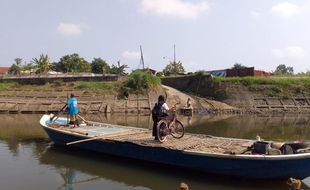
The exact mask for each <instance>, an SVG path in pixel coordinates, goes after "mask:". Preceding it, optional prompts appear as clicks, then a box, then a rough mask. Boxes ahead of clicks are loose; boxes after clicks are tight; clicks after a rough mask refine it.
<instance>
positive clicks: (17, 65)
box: [9, 58, 23, 75]
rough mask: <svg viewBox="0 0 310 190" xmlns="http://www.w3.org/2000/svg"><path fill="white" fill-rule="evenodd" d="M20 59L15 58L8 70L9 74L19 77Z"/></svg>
mask: <svg viewBox="0 0 310 190" xmlns="http://www.w3.org/2000/svg"><path fill="white" fill-rule="evenodd" d="M22 61H23V59H22V58H15V59H14V62H15V63H13V64H12V66H11V67H10V68H9V73H10V74H13V75H17V74H18V75H19V74H20V71H21V64H22Z"/></svg>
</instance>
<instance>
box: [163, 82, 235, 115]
mask: <svg viewBox="0 0 310 190" xmlns="http://www.w3.org/2000/svg"><path fill="white" fill-rule="evenodd" d="M163 88H164V89H165V92H166V93H167V103H168V105H171V106H173V105H174V104H176V103H177V102H180V105H178V107H179V108H180V107H181V108H182V107H184V106H185V105H186V102H187V100H188V98H190V99H191V101H192V106H193V108H194V109H201V108H203V109H212V110H233V109H236V108H234V107H232V106H229V105H228V104H225V103H223V102H219V101H215V100H209V99H206V98H200V97H196V96H192V95H189V94H186V93H184V92H181V91H179V90H177V89H175V88H172V87H169V86H165V85H163Z"/></svg>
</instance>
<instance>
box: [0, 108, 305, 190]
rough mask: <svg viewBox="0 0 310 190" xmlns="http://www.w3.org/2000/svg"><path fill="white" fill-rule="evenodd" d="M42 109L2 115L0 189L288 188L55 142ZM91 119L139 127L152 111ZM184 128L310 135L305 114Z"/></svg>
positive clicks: (206, 119)
mask: <svg viewBox="0 0 310 190" xmlns="http://www.w3.org/2000/svg"><path fill="white" fill-rule="evenodd" d="M40 117H41V115H0V121H1V123H0V189H1V190H20V189H29V190H36V189H44V190H82V189H92V190H99V189H100V190H102V189H109V190H113V189H115V190H123V189H124V190H125V189H137V190H148V189H154V190H157V189H158V190H165V189H167V190H173V189H175V190H177V189H178V186H179V184H180V183H181V182H186V183H187V184H189V186H190V189H191V190H193V189H195V190H217V189H223V190H231V189H236V190H243V189H253V190H254V189H255V190H258V189H288V187H287V186H286V184H285V180H267V181H266V180H243V179H234V178H232V179H230V178H227V177H222V176H213V175H207V174H205V173H200V172H194V171H183V170H181V169H177V168H171V167H166V166H161V165H155V164H151V163H145V162H140V161H134V160H129V159H124V158H117V157H111V156H107V155H98V154H96V153H93V152H88V151H82V150H76V149H67V148H65V147H58V146H54V145H53V143H52V142H50V140H49V138H48V137H47V135H46V134H45V133H44V131H43V130H42V129H41V127H40V125H39V123H38V121H39V119H40ZM85 118H86V119H89V120H95V121H100V122H109V123H117V124H123V125H130V126H139V127H143V128H150V127H151V118H150V116H142V115H139V116H137V115H127V114H122V115H88V117H85ZM179 118H180V119H181V120H182V122H183V123H184V124H185V125H186V126H187V127H186V132H191V133H203V134H209V135H215V136H224V137H238V138H255V137H256V136H257V135H259V136H261V138H264V139H268V140H278V141H288V140H289V141H293V140H309V139H310V118H309V117H308V116H307V115H297V116H296V115H294V116H292V115H280V116H254V115H250V116H248V115H246V116H236V115H220V116H195V117H191V118H190V117H179Z"/></svg>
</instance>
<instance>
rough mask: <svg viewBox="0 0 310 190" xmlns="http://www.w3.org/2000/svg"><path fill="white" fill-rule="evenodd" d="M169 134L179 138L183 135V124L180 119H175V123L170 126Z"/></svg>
mask: <svg viewBox="0 0 310 190" xmlns="http://www.w3.org/2000/svg"><path fill="white" fill-rule="evenodd" d="M171 129H172V131H171V135H172V136H173V137H174V138H177V139H180V138H182V137H183V136H184V126H183V124H182V122H181V121H179V120H176V121H175V123H174V124H173V125H172V126H171Z"/></svg>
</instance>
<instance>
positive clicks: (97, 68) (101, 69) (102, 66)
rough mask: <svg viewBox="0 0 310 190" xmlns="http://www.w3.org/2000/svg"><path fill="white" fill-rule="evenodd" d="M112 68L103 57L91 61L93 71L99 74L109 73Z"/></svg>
mask: <svg viewBox="0 0 310 190" xmlns="http://www.w3.org/2000/svg"><path fill="white" fill-rule="evenodd" d="M109 70H110V66H109V65H108V64H107V62H105V61H104V60H103V59H101V58H100V57H99V58H94V60H93V61H92V62H91V71H92V72H93V73H97V74H104V73H108V72H109Z"/></svg>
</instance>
